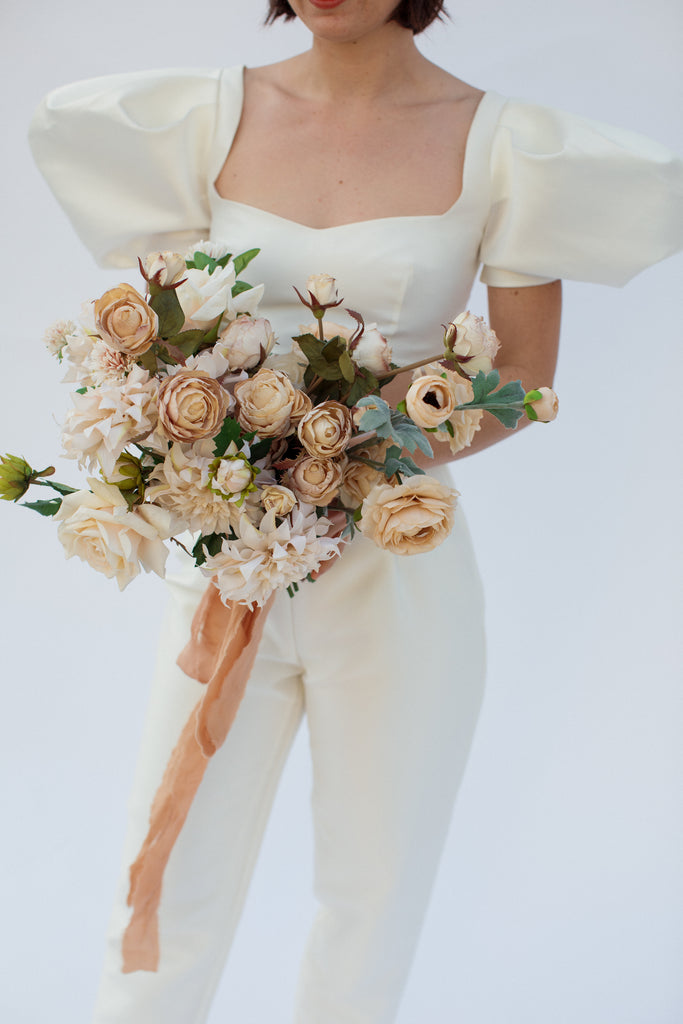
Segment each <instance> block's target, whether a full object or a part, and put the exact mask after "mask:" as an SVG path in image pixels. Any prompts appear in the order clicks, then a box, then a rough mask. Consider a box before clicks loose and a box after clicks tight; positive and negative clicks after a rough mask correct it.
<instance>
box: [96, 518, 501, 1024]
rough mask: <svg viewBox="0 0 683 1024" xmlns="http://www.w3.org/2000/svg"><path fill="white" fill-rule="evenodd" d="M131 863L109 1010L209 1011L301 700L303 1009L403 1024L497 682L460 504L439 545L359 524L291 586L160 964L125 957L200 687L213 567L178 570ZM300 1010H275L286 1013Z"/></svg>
mask: <svg viewBox="0 0 683 1024" xmlns="http://www.w3.org/2000/svg"><path fill="white" fill-rule="evenodd" d="M169 582H170V584H171V592H172V593H171V598H172V599H171V605H170V609H169V612H168V619H167V622H166V626H165V629H164V633H163V635H162V645H161V651H160V656H159V665H158V671H157V673H156V678H155V681H154V686H153V690H152V695H151V701H150V707H149V712H148V719H147V724H146V728H145V735H144V739H143V746H142V752H141V756H140V761H139V766H138V771H137V778H136V782H135V786H134V791H133V794H132V798H131V802H130V825H129V830H128V836H127V840H126V844H125V852H124V871H123V873H122V878H121V885H120V891H119V894H118V898H117V901H116V906H115V908H114V913H113V917H112V922H111V928H110V932H109V937H108V951H107V955H106V961H105V967H104V973H103V977H102V982H101V986H100V991H99V995H98V999H97V1005H96V1009H95V1015H94V1018H93V1024H202V1022H204V1021H206V1018H207V1016H208V1013H209V1009H210V1005H211V1001H212V998H213V995H214V993H215V990H216V987H217V985H218V982H219V980H220V975H221V971H222V969H223V965H224V962H225V958H226V956H227V954H228V950H229V947H230V944H231V942H232V939H233V935H234V932H235V928H236V926H237V922H238V919H239V916H240V911H241V908H242V904H243V902H244V898H245V894H246V890H247V886H248V884H249V879H250V876H251V872H252V869H253V865H254V862H255V860H256V856H257V852H258V849H259V844H260V842H261V838H262V835H263V831H264V828H265V825H266V821H267V818H268V813H269V811H270V807H271V803H272V800H273V797H274V794H275V790H276V787H277V783H278V779H279V776H280V773H281V771H282V768H283V765H284V762H285V759H286V757H287V753H288V751H289V749H290V746H291V744H292V741H293V739H294V736H295V734H296V731H297V728H298V726H299V723H300V720H301V717H302V714H303V713H304V711H305V713H306V715H307V716H308V728H309V733H310V743H311V754H312V761H313V793H312V810H313V822H314V836H315V896H316V899H317V900H318V902H319V910H318V912H317V916H316V917H315V920H314V922H313V926H312V930H311V933H310V938H309V941H308V944H307V947H306V951H305V956H304V962H303V965H302V969H301V975H300V982H299V988H298V995H297V1002H296V1008H295V1011H294V1021H295V1024H391V1022H392V1021H394V1019H395V1015H396V1012H397V1008H398V1004H399V1001H400V998H401V993H402V990H403V987H404V984H405V980H406V977H407V974H408V971H409V968H410V964H411V961H412V958H413V954H414V950H415V946H416V943H417V939H418V936H419V932H420V928H421V924H422V921H423V918H424V914H425V910H426V907H427V903H428V899H429V894H430V891H431V887H432V883H433V880H434V876H435V873H436V869H437V867H438V862H439V857H440V854H441V850H442V847H443V843H444V840H445V837H446V833H447V830H448V825H449V820H450V816H451V810H452V806H453V801H454V799H455V795H456V792H457V790H458V786H459V784H460V781H461V779H462V776H463V773H464V770H465V764H466V760H467V755H468V751H469V748H470V745H471V741H472V737H473V733H474V728H475V724H476V720H477V717H478V712H479V708H480V704H481V699H482V694H483V678H484V642H483V601H482V593H481V586H480V581H479V576H478V572H477V568H476V563H475V560H474V557H473V553H472V549H471V544H470V538H469V533H468V530H467V526H466V523H465V520H464V518H463V516H462V514H461V513H458V514H457V518H456V525H455V529H454V531H453V533H452V534H451V536H450V537H449V538H448V539H447V541H446V542H445V543H444V544H443V545H442V546H441V547H439V548H437V549H436V550H434V551H432V552H428V553H426V554H424V555H418V556H413V557H407V558H399V557H394V556H391V555H387V554H386V553H385V552H382V551H379V550H378V549H377V548H376V547H375V546H374V545H373V544H372V543H371V542H369V541H367V540H366V539H365V538H363V537H356V538H355V539H354V541H353V543H352V544H351V545H350V546H349V547H348V548H347V549H346V550H345V552H344V554H343V556H342V558H341V559H340V561H339V562H338V563H336V564H335V565H334V566H333V567H332V568H331V569H330V570H329V571H328V572H327V573H326V574H325V575H324V576H322V577H321V578H320V580H318V582H316V583H315V584H310V583H304V584H302V585H301V589H300V591H299V593H298V595H297V596H296V597H295V598H294V599H290V598H289V597H288V596H287V595H286V594H282V595H280V596H279V597H278V598H277V600H276V602H275V604H274V606H273V608H272V610H271V612H270V616H269V619H268V622H267V624H266V628H265V632H264V636H263V640H262V642H261V646H260V650H259V654H258V659H257V662H256V666H255V668H254V672H253V674H252V677H251V679H250V680H249V683H248V686H247V692H246V695H245V698H244V700H243V703H242V705H241V707H240V710H239V713H238V716H237V719H236V721H235V723H234V725H233V728H232V730H231V732H230V734H229V736H228V739H227V741H226V743H225V745H224V746H223V747H222V748H221V749H220V750H219V751H218V752H217V753H216V755H215V756H214V758H213V759H212V762H211V763H210V764H209V766H208V768H207V771H206V774H205V776H204V779H203V781H202V783H201V786H200V788H199V792H198V794H197V796H196V798H195V801H194V804H193V806H192V808H191V810H190V813H189V815H188V818H187V821H186V823H185V826H184V828H183V830H182V832H181V834H180V837H179V839H178V842H177V844H176V847H175V849H174V851H173V853H172V855H171V858H170V860H169V864H168V867H167V869H166V874H165V879H164V885H163V893H162V900H161V910H160V919H159V920H160V947H161V963H160V968H159V971H158V972H157V973H145V972H136V973H133V974H123V973H121V953H120V946H121V936H122V933H123V930H124V929H125V926H126V924H127V922H128V919H129V915H130V911H129V909H128V908H127V907H126V903H125V899H126V893H127V888H128V873H127V872H128V866H129V864H130V862H131V861H132V860H133V858H134V857H135V855H136V854H137V852H138V849H139V847H140V844H141V842H142V839H143V837H144V835H145V833H146V830H147V824H148V815H149V806H150V803H151V800H152V797H153V796H154V792H155V790H156V788H157V786H158V784H159V782H160V781H161V777H162V774H163V770H164V767H165V765H166V761H167V759H168V756H169V754H170V751H171V749H172V748H173V746H174V744H175V742H176V740H177V737H178V735H179V733H180V731H181V729H182V726H183V725H184V723H185V721H186V719H187V716H188V715H189V713H190V711H191V709H192V708H193V706H194V704H195V702H196V701H197V700H198V698H199V696H200V694H201V686H200V684H198V683H195V682H194V681H192V680H190V679H188V678H187V677H186V676H185V675H184V674H183V673H182V672H181V671H180V670H179V669H178V668H177V667H176V665H175V659H176V656H177V654H178V652H179V650H180V648H181V647H182V646H183V644H184V642H185V640H186V638H187V636H188V631H189V622H190V619H191V616H192V613H193V611H194V608H195V606H196V604H197V601H198V599H199V596H200V594H201V591H202V589H203V587H204V585H205V582H206V581H205V580H204V578H203V577H201V576H200V575H199V574H198V572H197V570H195V569H194V568H193V567H192V566H191V565H187V566H186V567H185V568H184V569H181V571H179V572H178V573H177V574H175V575H173V576H171V578H170V581H169ZM289 1020H291V1016H290V1014H289V1013H286V1012H283V1015H282V1018H281V1020H278V1021H268V1022H266V1021H264V1022H263V1024H285V1022H286V1021H289Z"/></svg>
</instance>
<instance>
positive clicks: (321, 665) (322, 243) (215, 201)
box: [31, 68, 683, 1024]
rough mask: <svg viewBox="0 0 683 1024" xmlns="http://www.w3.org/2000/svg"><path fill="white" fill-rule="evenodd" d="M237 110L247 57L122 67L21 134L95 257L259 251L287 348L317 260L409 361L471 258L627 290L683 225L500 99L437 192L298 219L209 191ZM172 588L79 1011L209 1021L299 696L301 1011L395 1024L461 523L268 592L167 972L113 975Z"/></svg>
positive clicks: (480, 652) (466, 618) (426, 821)
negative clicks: (306, 871) (412, 545)
mask: <svg viewBox="0 0 683 1024" xmlns="http://www.w3.org/2000/svg"><path fill="white" fill-rule="evenodd" d="M241 107H242V69H241V68H232V69H229V70H227V71H223V72H220V71H216V72H213V71H206V72H205V71H171V72H169V71H152V72H147V73H143V74H138V75H118V76H113V77H110V78H106V79H99V80H94V81H89V82H83V83H78V84H76V85H74V86H68V87H66V88H64V89H60V90H57V91H56V92H55V93H52V94H50V96H49V97H48V98H47V99H46V101H45V102H44V103H43V105H42V106H41V108H40V109H39V110H38V112H37V114H36V116H35V119H34V122H33V125H32V130H31V142H32V146H33V150H34V154H35V156H36V160H37V162H38V164H39V166H40V168H41V170H42V171H43V173H44V174H45V176H46V177H47V179H48V181H49V183H50V185H51V187H52V188H53V190H54V191H55V193H56V195H57V197H58V199H59V200H60V202H61V203H62V205H63V206H64V207H65V209H66V210H67V212H68V213H69V215H70V216H71V218H72V221H73V223H74V226H75V227H76V230H77V231H78V232H79V234H80V235H81V237H82V238H83V240H84V242H85V243H86V244H87V245H88V246H89V247H90V249H91V251H92V252H93V253H94V255H95V257H96V258H97V259H98V261H99V262H101V263H104V264H105V265H110V266H126V267H128V266H132V265H133V264H134V262H135V258H136V256H137V255H144V254H145V253H146V252H148V251H151V250H154V249H177V250H179V251H181V252H182V251H184V250H185V248H186V247H187V245H189V244H190V243H191V242H193V241H196V240H198V239H199V238H202V237H207V235H208V233H209V231H210V232H211V237H212V238H215V239H220V240H225V241H226V242H227V243H229V245H230V248H231V250H232V251H233V252H240V251H242V250H245V249H248V248H252V247H260V248H261V249H262V252H261V254H260V255H259V256H258V258H257V259H256V260H255V261H254V262H253V263H252V264H251V266H250V268H249V272H248V274H247V275H246V276H247V277H248V278H249V280H251V281H252V282H253V283H257V282H260V281H264V282H265V284H266V294H265V298H264V301H263V303H262V305H261V313H262V315H265V316H268V317H269V318H270V319H271V322H272V323H273V326H274V329H275V331H276V333H277V334H278V335H279V338H280V347H281V348H282V349H283V350H286V349H287V347H288V343H287V339H288V338H290V337H291V336H292V335H293V334H296V333H298V328H299V324H300V323H302V322H305V321H306V320H307V319H308V317H307V316H306V312H307V311H306V310H304V309H303V307H302V306H300V304H299V302H298V300H297V299H296V296H295V294H294V291H293V289H292V286H293V285H297V286H298V287H299V288H301V286H302V285H303V284H304V282H305V280H306V278H307V277H308V276H309V274H311V273H317V272H325V273H330V274H332V275H334V276H335V277H336V278H337V280H338V283H339V287H340V293H341V294H342V295H343V296H344V299H345V303H344V304H345V305H346V306H349V307H350V308H352V309H357V310H360V311H361V312H362V313H363V315H364V316H365V318H366V320H367V321H368V322H371V321H375V322H376V323H377V324H378V326H379V329H380V330H381V331H382V333H383V334H385V335H386V336H387V337H388V338H390V340H391V342H392V345H393V351H394V359H395V361H396V362H399V363H405V362H409V361H413V360H415V359H418V358H420V357H421V356H424V357H425V358H427V357H429V356H430V355H432V354H434V353H436V352H438V351H439V348H440V338H441V328H440V325H441V324H443V323H445V322H447V321H448V320H449V319H451V318H452V317H453V316H454V315H456V314H457V313H459V312H461V311H462V310H463V309H465V308H466V305H467V300H468V296H469V292H470V289H471V286H472V283H473V281H474V278H475V275H476V272H477V269H478V267H479V265H480V264H481V263H483V264H484V270H483V272H482V279H483V280H484V281H485V282H486V283H488V284H491V285H496V286H501V287H524V286H528V285H534V284H542V283H544V282H546V281H550V280H554V279H556V278H559V277H569V278H575V279H580V280H590V281H601V282H604V283H609V284H621V283H623V282H624V281H626V280H628V278H629V277H631V276H632V275H633V274H635V273H637V272H638V271H639V270H640V269H642V268H643V267H645V266H647V265H649V264H650V263H653V262H656V261H657V260H659V259H663V258H664V257H665V256H667V255H669V254H670V253H672V252H674V251H676V250H677V249H678V248H679V246H680V245H681V240H682V239H683V199H682V196H683V167H682V165H681V162H680V161H676V160H675V159H674V158H672V157H671V155H670V154H669V153H668V152H667V151H666V150H665V149H664V148H663V147H661V146H658V145H656V144H655V143H651V142H649V141H648V140H645V139H643V138H642V137H640V136H636V135H633V134H630V133H627V132H623V131H621V130H618V129H613V128H610V127H608V126H605V125H601V124H598V123H596V122H590V121H583V120H580V119H578V118H575V117H572V116H571V115H567V114H563V113H560V112H558V111H553V110H549V109H547V108H543V107H538V106H534V105H531V104H527V103H521V102H516V101H506V100H504V99H503V98H502V97H500V96H498V95H496V94H495V93H486V94H485V95H484V98H483V99H482V101H481V104H480V106H479V108H478V110H477V113H476V115H475V118H474V121H473V124H472V127H471V130H470V134H469V139H468V144H467V151H466V158H465V166H464V172H463V188H462V193H461V195H460V197H459V198H458V200H457V202H455V204H454V205H453V206H452V207H451V209H450V210H448V211H447V212H445V213H444V214H443V215H441V216H431V217H393V218H383V219H380V220H374V221H364V222H361V223H356V224H348V225H343V226H341V227H333V228H329V229H322V230H320V229H311V228H308V227H305V226H303V225H300V224H297V223H294V222H292V221H289V220H286V219H283V218H281V217H278V216H276V215H274V214H271V213H268V212H265V211H262V210H258V209H255V208H253V207H249V206H246V205H244V204H240V203H235V202H232V201H227V200H225V199H222V198H221V197H220V196H218V194H217V193H216V191H215V189H214V187H213V182H214V181H215V178H216V176H217V174H218V171H219V170H220V167H221V166H222V164H223V162H224V160H225V157H226V154H227V152H228V150H229V147H230V145H231V140H232V138H233V137H234V134H235V131H236V129H237V125H238V122H239V118H240V114H241ZM276 172H277V169H275V173H276ZM128 280H130V281H131V282H132V283H133V282H134V277H133V276H128ZM435 472H436V475H440V476H441V478H443V479H448V473H447V471H445V470H437V471H435ZM169 582H170V590H171V600H170V607H169V612H168V620H167V623H166V626H165V628H164V631H163V634H162V639H161V645H160V654H159V663H158V669H157V673H156V677H155V681H154V686H153V690H152V695H151V700H150V706H149V711H148V722H147V726H146V730H145V736H144V740H143V747H142V752H141V756H140V762H139V769H138V774H137V779H136V783H135V787H134V792H133V795H132V798H131V803H130V808H131V819H130V826H129V833H128V837H127V840H126V848H125V851H124V871H123V873H122V878H121V886H120V892H119V897H118V899H117V903H116V906H115V908H114V914H113V917H112V924H111V929H110V935H109V945H108V952H107V957H106V962H105V969H104V974H103V978H102V983H101V987H100V992H99V996H98V1001H97V1006H96V1010H95V1015H94V1018H93V1024H201V1022H203V1021H205V1020H206V1017H207V1015H208V1012H209V1008H210V1004H211V1000H212V997H213V994H214V991H215V989H216V986H217V984H218V981H219V978H220V974H221V970H222V968H223V964H224V961H225V957H226V956H227V953H228V949H229V946H230V943H231V941H232V937H233V934H234V930H235V927H236V924H237V921H238V918H239V914H240V910H241V907H242V903H243V900H244V896H245V894H246V890H247V886H248V883H249V878H250V874H251V871H252V868H253V864H254V861H255V858H256V855H257V851H258V847H259V843H260V840H261V836H262V833H263V830H264V827H265V824H266V821H267V817H268V812H269V809H270V806H271V802H272V799H273V796H274V793H275V788H276V786H277V782H278V778H279V775H280V772H281V770H282V767H283V764H284V762H285V759H286V757H287V753H288V751H289V748H290V745H291V743H292V740H293V738H294V735H295V733H296V730H297V727H298V725H299V723H300V720H301V716H302V714H303V713H304V711H305V713H306V715H307V719H308V726H309V731H310V739H311V750H312V760H313V779H314V788H313V798H312V807H313V819H314V830H315V845H316V849H315V894H316V898H317V900H318V902H319V910H318V913H317V916H316V919H315V921H314V924H313V927H312V931H311V935H310V939H309V942H308V945H307V949H306V953H305V957H304V963H303V965H302V970H301V976H300V984H299V991H298V996H297V1005H296V1009H295V1017H294V1020H295V1022H296V1024H390V1022H391V1021H393V1020H394V1019H395V1014H396V1011H397V1007H398V1004H399V1001H400V997H401V992H402V988H403V985H404V982H405V979H406V976H407V973H408V970H409V967H410V963H411V959H412V956H413V953H414V949H415V945H416V942H417V938H418V935H419V931H420V926H421V923H422V920H423V917H424V912H425V909H426V906H427V902H428V899H429V893H430V889H431V886H432V882H433V878H434V875H435V872H436V868H437V865H438V861H439V856H440V852H441V849H442V845H443V841H444V839H445V836H446V832H447V829H448V825H449V819H450V815H451V810H452V806H453V801H454V799H455V796H456V793H457V790H458V786H459V784H460V781H461V779H462V776H463V772H464V769H465V764H466V760H467V754H468V751H469V748H470V744H471V741H472V736H473V732H474V728H475V725H476V721H477V716H478V711H479V708H480V704H481V699H482V693H483V679H484V642H483V601H482V593H481V586H480V582H479V578H478V573H477V568H476V564H475V560H474V556H473V553H472V549H471V544H470V540H469V534H468V531H467V527H466V524H465V521H464V519H463V516H462V514H461V513H460V512H458V515H457V518H456V524H455V528H454V530H453V533H452V534H451V536H450V537H449V538H448V539H447V541H446V542H445V543H444V544H443V545H442V546H441V547H440V548H437V549H436V550H435V551H432V552H429V553H427V554H424V555H419V556H414V557H411V558H397V557H393V556H390V555H388V554H386V553H385V552H381V551H379V549H377V548H376V547H375V546H374V545H373V544H372V543H370V542H369V541H366V540H365V539H364V538H361V537H359V538H357V539H355V540H354V541H353V543H352V544H351V545H350V547H348V548H347V550H346V551H345V552H344V555H343V557H342V559H341V560H340V561H339V562H338V563H337V564H335V565H334V567H333V568H332V569H331V570H330V571H329V572H328V573H327V574H326V575H324V576H323V577H322V578H321V579H320V580H319V581H318V582H317V583H316V584H314V585H312V584H305V585H303V586H302V587H301V590H300V592H299V594H298V595H297V596H296V598H295V599H294V600H291V599H290V598H288V597H287V596H286V595H280V596H279V597H278V599H277V600H276V603H275V605H274V607H273V609H272V611H271V613H270V616H269V619H268V622H267V624H266V629H265V633H264V637H263V640H262V643H261V646H260V649H259V655H258V659H257V663H256V666H255V669H254V672H253V674H252V677H251V679H250V681H249V684H248V687H247V692H246V696H245V698H244V701H243V704H242V706H241V708H240V711H239V713H238V717H237V720H236V722H235V724H234V726H233V728H232V731H231V733H230V734H229V736H228V739H227V741H226V743H225V745H224V747H223V748H221V749H220V750H219V751H218V753H217V754H216V755H215V756H214V758H213V760H212V762H211V763H210V764H209V767H208V769H207V772H206V775H205V777H204V780H203V781H202V784H201V786H200V789H199V792H198V794H197V797H196V799H195V802H194V804H193V806H192V808H191V810H190V813H189V816H188V819H187V821H186V823H185V826H184V828H183V830H182V832H181V835H180V838H179V840H178V842H177V844H176V847H175V849H174V851H173V853H172V855H171V859H170V861H169V864H168V867H167V870H166V874H165V879H164V886H163V894H162V901H161V910H160V946H161V964H160V968H159V971H158V972H157V973H145V972H137V973H134V974H125V975H124V974H122V973H121V953H120V944H121V936H122V932H123V930H124V929H125V926H126V924H127V922H128V918H129V914H130V911H129V909H128V908H127V907H126V905H125V896H126V892H127V888H128V877H127V868H128V865H129V864H130V862H131V861H132V860H133V858H134V857H135V855H136V854H137V852H138V850H139V847H140V844H141V842H142V839H143V837H144V835H145V833H146V829H147V823H148V814H149V805H150V802H151V799H152V797H153V795H154V792H155V790H156V787H157V786H158V784H159V782H160V780H161V776H162V773H163V769H164V767H165V764H166V761H167V758H168V755H169V754H170V751H171V749H172V747H173V746H174V744H175V742H176V739H177V737H178V735H179V733H180V731H181V728H182V726H183V724H184V723H185V721H186V718H187V716H188V715H189V713H190V711H191V709H192V707H193V706H194V704H195V702H196V700H197V699H198V696H199V693H200V689H201V688H200V686H199V684H197V683H195V682H193V681H192V680H190V679H188V678H187V677H186V676H184V675H183V673H182V672H181V671H180V670H179V669H178V668H177V667H176V665H175V658H176V656H177V654H178V652H179V650H180V648H181V647H182V646H183V643H184V641H185V639H186V637H187V635H188V630H189V622H190V618H191V615H192V612H193V610H194V607H195V605H196V603H197V601H198V598H199V595H200V593H201V590H202V589H203V586H204V582H205V581H204V579H203V577H200V576H199V575H198V573H197V571H196V570H194V569H193V568H192V566H191V565H189V564H187V562H186V563H185V564H183V563H182V562H181V561H180V560H179V559H176V566H175V568H174V570H173V571H172V572H171V573H170V574H169ZM284 1019H285V1015H283V1020H284Z"/></svg>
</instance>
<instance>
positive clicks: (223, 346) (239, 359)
mask: <svg viewBox="0 0 683 1024" xmlns="http://www.w3.org/2000/svg"><path fill="white" fill-rule="evenodd" d="M274 344H275V335H274V334H273V329H272V327H271V326H270V323H269V321H268V320H265V319H263V317H259V318H258V319H256V320H254V319H252V317H249V316H238V317H237V319H236V320H232V321H231V322H230V323H229V324H228V326H227V327H226V328H224V329H223V330H222V331H221V333H220V334H219V335H218V344H217V348H218V350H219V352H220V353H221V355H224V356H225V358H226V359H227V360H228V368H229V369H230V370H233V371H234V370H250V369H251V368H252V367H254V366H257V365H258V364H259V363H261V362H263V360H264V359H265V358H266V356H267V355H269V353H270V352H271V350H272V348H273V345H274Z"/></svg>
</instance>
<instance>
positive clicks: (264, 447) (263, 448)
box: [249, 437, 273, 466]
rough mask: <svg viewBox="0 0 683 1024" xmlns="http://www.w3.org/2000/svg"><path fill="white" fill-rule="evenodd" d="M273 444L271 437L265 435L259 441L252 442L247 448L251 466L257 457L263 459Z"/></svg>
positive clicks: (256, 460) (257, 459)
mask: <svg viewBox="0 0 683 1024" xmlns="http://www.w3.org/2000/svg"><path fill="white" fill-rule="evenodd" d="M272 444H273V438H272V437H265V438H263V440H261V441H257V442H256V444H252V445H251V446H250V448H249V461H250V462H251V464H252V466H253V465H254V463H255V462H258V461H259V459H265V457H266V455H267V454H268V452H269V451H270V449H271V447H272Z"/></svg>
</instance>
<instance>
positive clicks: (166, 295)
mask: <svg viewBox="0 0 683 1024" xmlns="http://www.w3.org/2000/svg"><path fill="white" fill-rule="evenodd" d="M149 304H150V306H151V307H152V309H153V310H154V312H155V313H156V315H157V316H158V317H159V336H160V337H161V338H163V339H164V341H166V339H167V338H172V337H173V335H174V334H178V332H179V331H181V330H182V327H183V324H184V323H185V314H184V313H183V311H182V309H181V306H180V302H179V301H178V296H177V295H176V293H175V289H174V288H166V289H164V291H161V292H159V294H158V295H154V296H152V298H151V299H150V300H149Z"/></svg>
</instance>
